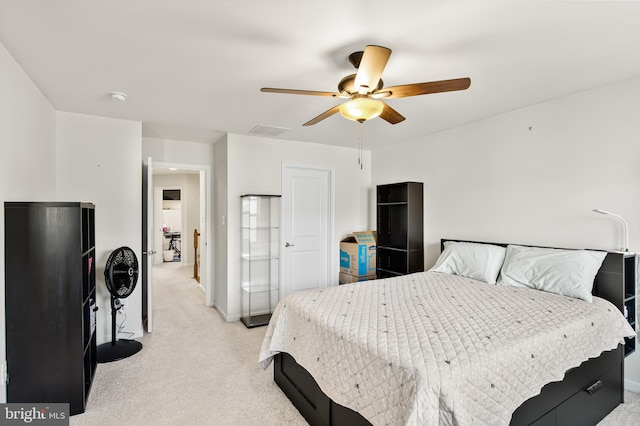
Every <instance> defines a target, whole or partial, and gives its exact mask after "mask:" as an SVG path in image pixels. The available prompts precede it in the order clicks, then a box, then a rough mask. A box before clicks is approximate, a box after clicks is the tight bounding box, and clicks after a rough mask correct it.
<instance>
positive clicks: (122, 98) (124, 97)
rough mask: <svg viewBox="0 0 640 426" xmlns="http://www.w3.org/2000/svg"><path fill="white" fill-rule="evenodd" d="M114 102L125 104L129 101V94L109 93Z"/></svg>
mask: <svg viewBox="0 0 640 426" xmlns="http://www.w3.org/2000/svg"><path fill="white" fill-rule="evenodd" d="M109 96H111V100H112V101H117V102H124V101H126V100H127V94H126V93H122V92H111V93H109Z"/></svg>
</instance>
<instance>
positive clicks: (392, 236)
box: [376, 182, 424, 278]
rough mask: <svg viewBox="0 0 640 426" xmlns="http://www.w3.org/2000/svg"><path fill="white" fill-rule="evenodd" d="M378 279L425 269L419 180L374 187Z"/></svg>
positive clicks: (421, 187)
mask: <svg viewBox="0 0 640 426" xmlns="http://www.w3.org/2000/svg"><path fill="white" fill-rule="evenodd" d="M376 192H377V228H378V229H377V232H378V242H377V249H376V251H377V254H376V259H377V265H376V266H377V269H376V276H377V278H387V277H394V276H398V275H405V274H410V273H413V272H420V271H423V270H424V222H423V195H422V194H423V185H422V182H402V183H392V184H387V185H378V187H377V191H376Z"/></svg>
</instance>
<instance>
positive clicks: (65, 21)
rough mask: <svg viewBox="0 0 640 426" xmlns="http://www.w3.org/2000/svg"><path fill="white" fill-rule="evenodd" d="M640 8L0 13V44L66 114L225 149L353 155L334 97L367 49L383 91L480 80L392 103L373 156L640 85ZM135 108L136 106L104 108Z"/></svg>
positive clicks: (377, 4) (519, 5)
mask: <svg viewBox="0 0 640 426" xmlns="http://www.w3.org/2000/svg"><path fill="white" fill-rule="evenodd" d="M639 20H640V2H635V1H622V2H614V1H603V2H584V1H564V2H555V1H510V2H507V1H502V2H493V1H492V2H487V1H425V0H423V1H420V0H395V1H393V2H383V1H374V0H369V1H362V0H355V1H354V0H351V1H348V0H342V1H333V0H322V1H316V0H311V1H310V0H307V1H299V0H298V1H295V0H270V1H266V0H217V1H215V0H180V1H177V0H174V1H169V0H103V1H98V0H89V1H88V0H56V1H51V0H0V42H2V44H4V46H5V47H6V48H7V49H8V50H9V52H10V53H11V54H12V55H13V57H14V58H15V59H16V60H17V62H18V63H19V64H20V65H21V66H22V67H23V69H24V70H25V71H26V72H27V74H28V75H29V76H30V77H31V79H32V80H33V81H34V82H35V84H36V85H37V86H38V87H39V88H40V90H41V91H42V92H43V93H44V95H45V96H46V97H47V98H48V99H49V101H50V102H51V103H52V105H53V106H54V108H55V109H56V110H59V111H70V112H78V113H86V114H94V115H100V116H107V117H117V118H125V119H131V120H138V121H141V122H142V123H143V132H144V135H145V136H155V137H163V138H170V139H182V140H193V141H202V142H215V141H216V140H217V139H218V138H219V137H220V136H221V135H222V134H223V133H225V132H231V133H236V134H248V133H249V131H250V130H251V129H252V128H254V127H255V126H256V125H258V124H261V125H266V126H277V127H284V128H289V129H290V130H288V131H286V132H284V133H282V134H281V135H280V136H277V137H279V138H284V139H292V140H299V141H310V142H318V143H326V144H335V145H342V146H355V144H356V142H355V141H356V138H357V126H358V125H357V123H354V122H351V121H348V120H346V119H344V118H342V117H341V116H340V115H339V114H336V115H334V116H332V117H330V118H328V119H326V120H324V121H323V122H320V123H319V124H316V125H315V126H309V127H302V124H303V123H305V122H306V121H308V120H310V119H311V118H313V117H315V116H316V115H318V114H320V113H321V112H323V111H325V110H327V109H329V108H330V107H332V106H334V105H336V104H338V103H339V102H340V101H339V100H337V99H332V98H323V97H316V96H299V95H283V94H273V93H261V92H260V88H261V87H265V86H267V87H280V88H292V89H308V90H319V91H335V90H337V84H338V81H339V80H340V79H341V78H342V77H344V76H345V75H347V74H350V73H353V72H354V71H355V70H354V69H353V67H352V66H351V65H350V64H349V63H348V60H347V57H348V55H349V54H350V53H352V52H354V51H357V50H362V49H363V48H364V46H365V45H367V44H378V45H382V46H385V47H389V48H391V49H392V50H393V53H392V55H391V58H390V60H389V62H388V64H387V67H386V69H385V71H384V73H383V80H384V82H385V86H392V85H400V84H407V83H417V82H424V81H433V80H443V79H450V78H460V77H470V78H471V87H470V88H469V89H468V90H466V91H459V92H449V93H440V94H432V95H423V96H417V97H412V98H402V99H392V100H388V101H387V102H388V103H389V104H390V105H391V106H392V107H393V108H395V109H396V110H398V112H400V113H401V114H403V115H404V116H405V117H406V118H407V119H406V121H404V122H402V123H399V124H396V125H390V124H388V123H387V122H385V121H383V120H381V119H375V120H372V121H370V122H367V123H365V124H364V127H363V141H364V146H365V148H375V147H378V146H382V145H384V144H390V143H395V142H400V141H404V140H409V139H412V138H415V137H419V136H421V135H425V134H429V133H433V132H437V131H440V130H443V129H447V128H451V127H454V126H460V125H463V124H465V123H469V122H472V121H475V120H478V119H481V118H484V117H489V116H492V115H496V114H500V113H502V112H505V111H509V110H513V109H517V108H521V107H524V106H527V105H532V104H536V103H539V102H544V101H546V100H550V99H553V98H557V97H561V96H565V95H568V94H571V93H575V92H579V91H583V90H587V89H590V88H594V87H599V86H603V85H607V84H610V83H613V82H617V81H622V80H626V79H629V78H633V77H637V76H640V54H639V52H640V22H639ZM111 91H121V92H125V93H127V94H128V95H129V96H128V100H127V101H126V102H125V103H120V102H113V101H112V100H111V99H110V98H109V96H108V93H109V92H111Z"/></svg>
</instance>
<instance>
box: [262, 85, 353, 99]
mask: <svg viewBox="0 0 640 426" xmlns="http://www.w3.org/2000/svg"><path fill="white" fill-rule="evenodd" d="M260 91H261V92H267V93H285V94H289V95H313V96H331V97H334V98H337V97H339V96H340V93H335V92H318V91H315V90H296V89H275V88H273V87H263V88H262V89H260Z"/></svg>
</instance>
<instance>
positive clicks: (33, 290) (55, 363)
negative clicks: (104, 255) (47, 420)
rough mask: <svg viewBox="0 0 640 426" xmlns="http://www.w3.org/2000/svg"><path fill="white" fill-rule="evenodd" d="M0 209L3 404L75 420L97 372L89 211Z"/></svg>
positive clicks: (33, 206)
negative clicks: (1, 237)
mask: <svg viewBox="0 0 640 426" xmlns="http://www.w3.org/2000/svg"><path fill="white" fill-rule="evenodd" d="M4 208H5V300H6V336H7V372H8V375H9V381H8V384H7V402H16V403H69V410H70V414H72V415H73V414H78V413H82V412H84V410H85V407H86V401H87V398H88V396H89V391H90V389H91V384H92V382H93V378H94V375H95V372H96V364H97V363H96V335H95V324H96V322H95V313H96V312H95V311H96V310H97V308H96V303H95V301H96V285H95V276H96V275H95V269H96V262H95V257H96V250H95V232H94V230H95V208H94V205H93V204H89V203H59V202H51V203H46V202H24V203H23V202H5V204H4Z"/></svg>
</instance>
